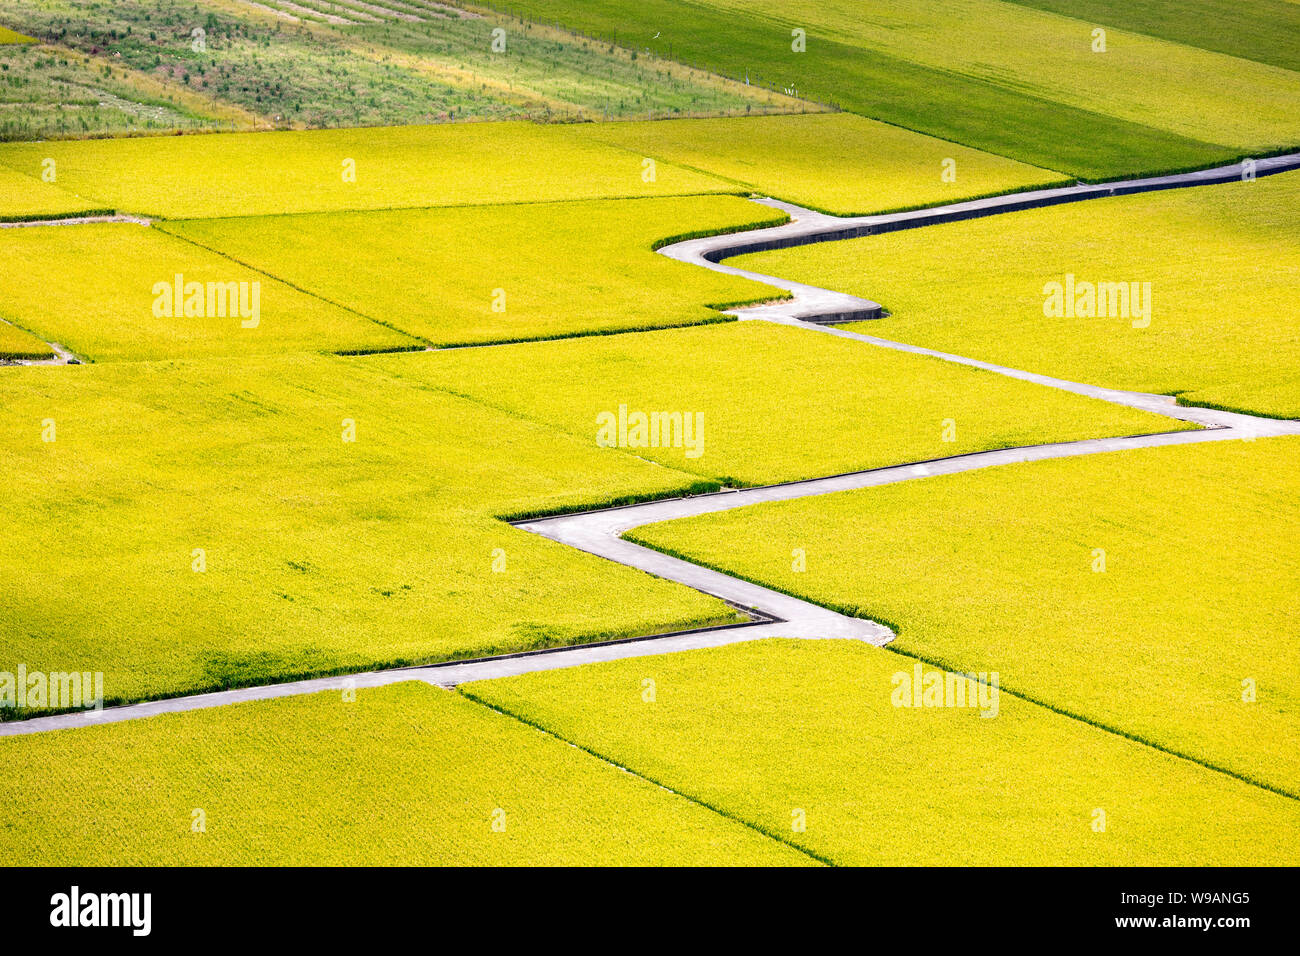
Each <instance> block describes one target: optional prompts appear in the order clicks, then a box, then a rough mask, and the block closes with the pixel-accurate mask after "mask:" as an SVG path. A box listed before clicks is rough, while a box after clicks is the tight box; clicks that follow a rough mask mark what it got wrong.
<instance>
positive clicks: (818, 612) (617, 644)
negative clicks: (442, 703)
mask: <svg viewBox="0 0 1300 956" xmlns="http://www.w3.org/2000/svg"><path fill="white" fill-rule="evenodd" d="M1296 168H1300V153H1293V154H1289V155H1286V156H1279V157H1274V158H1272V159H1271V160H1260V161H1259V162H1258V164H1257V168H1256V175H1260V176H1264V175H1271V174H1274V173H1280V172H1284V171H1287V170H1290V169H1296ZM1241 175H1242V166H1241V164H1233V165H1230V166H1221V167H1216V168H1215V169H1210V170H1202V171H1199V172H1196V173H1185V174H1179V175H1174V176H1161V177H1152V178H1148V179H1141V180H1126V181H1120V182H1116V183H1108V184H1098V185H1083V184H1080V185H1079V186H1074V187H1065V188H1060V189H1047V190H1039V191H1037V192H1035V193H1015V194H1009V195H1005V196H1002V197H995V198H986V199H979V200H973V201H966V202H960V203H954V204H951V205H949V206H940V207H931V208H929V209H926V210H918V211H912V212H902V213H895V214H888V215H879V216H867V217H855V218H852V219H836V218H835V217H832V216H827V215H825V214H823V213H818V212H814V211H812V210H806V209H802V208H801V207H797V206H792V205H790V204H788V203H780V202H777V201H775V200H758V201H759V202H762V203H764V204H766V205H769V206H773V207H775V208H779V209H782V210H784V211H786V212H788V213H790V214H791V216H792V221H791V222H789V223H786V224H785V225H781V226H774V227H769V228H766V229H759V230H752V231H749V232H738V233H736V232H733V233H727V234H723V235H719V236H714V237H710V238H700V239H690V240H686V241H683V242H679V243H676V244H672V245H668V246H664V247H662V248H660V249H659V252H660V253H661V254H663V255H667V256H669V257H670V258H674V259H678V260H679V261H683V262H689V263H692V264H695V265H700V266H703V267H705V268H709V269H714V270H718V271H723V272H731V273H733V274H738V275H742V276H744V277H747V278H752V279H755V280H757V281H760V282H764V283H766V284H768V285H774V286H776V287H778V288H780V289H784V290H786V291H787V292H790V293H792V297H791V298H790V299H788V300H785V301H783V302H780V303H777V304H774V305H764V306H758V307H754V308H751V309H747V310H743V311H742V310H736V311H735V313H734V314H736V315H737V317H739V318H742V319H746V320H758V321H769V322H775V323H778V324H787V325H796V326H799V327H802V328H804V329H807V330H810V331H816V332H820V333H823V334H831V335H838V336H841V337H847V338H851V339H855V340H858V341H861V342H864V343H866V344H870V345H876V346H878V347H882V348H890V349H895V350H899V351H906V352H913V353H917V354H923V355H929V356H932V357H935V358H939V359H942V360H944V361H949V362H954V363H958V364H962V365H967V366H972V367H975V368H980V369H983V370H985V371H989V372H992V373H995V374H1000V375H1006V376H1009V377H1013V378H1018V379H1021V380H1025V381H1030V382H1034V383H1037V384H1040V385H1044V386H1046V387H1050V388H1057V389H1063V390H1066V391H1070V392H1074V393H1076V394H1081V395H1085V396H1088V397H1092V398H1096V399H1099V400H1101V401H1107V402H1111V403H1114V404H1120V405H1125V406H1128V407H1131V408H1137V409H1141V410H1144V411H1148V412H1152V413H1155V414H1158V415H1163V416H1165V417H1168V418H1171V419H1176V420H1179V421H1183V422H1190V423H1192V424H1195V425H1198V426H1200V429H1199V430H1192V431H1175V432H1164V433H1157V434H1147V435H1134V436H1126V437H1120V438H1100V439H1084V440H1080V441H1071V442H1055V443H1049V444H1040V445H1029V446H1020V447H1016V448H1001V449H994V450H991V451H984V452H971V453H967V454H964V455H958V456H952V457H947V458H938V459H931V460H928V461H922V462H910V463H904V464H898V465H890V466H885V467H881V468H875V469H869V470H865V471H858V472H851V473H848V474H841V475H833V476H829V477H823V478H812V479H804V480H801V481H795V482H788V483H783V484H776V485H768V486H763V487H757V488H745V489H739V490H735V489H729V490H724V491H719V492H714V493H712V494H704V495H693V496H686V497H678V498H662V499H657V500H654V501H648V502H644V503H640V504H633V505H624V506H621V507H618V508H604V509H598V510H593V511H585V512H578V513H572V514H562V515H555V516H550V517H542V518H534V519H526V520H520V521H515V522H511V523H512V524H513V525H514V526H515V527H518V528H521V529H523V530H526V531H529V532H532V533H535V534H539V535H542V536H544V537H546V538H548V539H550V540H553V541H556V542H559V543H562V544H567V545H569V546H571V547H576V548H578V549H579V550H582V551H586V552H588V553H591V554H595V555H597V556H600V557H604V558H607V559H608V560H612V561H616V562H618V563H621V564H625V565H628V566H630V567H633V568H637V569H638V570H641V571H645V572H647V573H650V574H653V575H656V576H658V577H662V578H666V579H668V580H672V581H676V582H678V583H681V584H685V585H687V586H688V587H693V588H695V589H696V590H699V591H702V592H704V593H706V594H709V595H711V596H714V597H718V598H721V599H722V600H724V601H728V602H729V603H732V604H733V606H738V607H741V608H743V609H745V610H746V611H749V612H751V613H754V614H755V615H756V616H759V617H761V618H762V620H759V621H756V622H753V623H740V624H733V625H726V626H723V627H720V628H709V629H703V630H697V631H686V632H677V633H674V634H668V635H651V636H644V637H638V638H634V639H630V640H622V641H613V642H602V643H597V644H587V645H574V646H566V647H559V648H546V649H542V650H540V651H534V652H523V653H517V654H512V655H504V656H499V657H488V658H482V659H479V660H475V661H447V662H440V663H436V664H429V665H418V666H414V667H403V668H394V669H389V670H380V671H370V672H365V673H360V674H351V675H336V676H331V677H323V678H318V679H314V680H304V681H295V682H291V683H282V684H265V685H261V686H256V687H247V688H238V689H233V690H227V691H218V692H215V693H208V694H197V695H192V696H188V697H174V698H165V699H161V700H153V701H145V702H141V703H137V704H129V705H123V706H121V707H112V708H106V709H105V710H103V711H98V712H96V711H90V712H79V713H71V714H58V715H53V716H44V717H35V718H30V719H28V720H23V721H7V722H0V736H13V735H19V734H27V733H37V732H42V731H48V730H56V729H67V728H72V727H81V726H93V725H95V724H100V723H106V722H117V721H120V720H131V719H137V718H143V717H150V716H155V715H157V714H161V713H173V712H177V711H182V710H192V709H200V708H207V707H216V706H223V705H225V704H232V703H240V702H244V701H251V700H262V699H270V698H275V697H285V696H292V695H297V694H308V693H315V692H318V691H323V690H336V689H342V688H345V687H373V686H381V685H383V684H390V683H395V682H398V681H403V680H423V681H425V682H427V683H431V684H435V685H437V686H440V687H444V688H452V687H455V686H457V685H459V684H461V683H465V682H468V681H476V680H488V679H493V678H498V677H506V676H515V675H518V674H524V673H532V672H536V671H541V670H552V669H557V668H564V667H574V666H579V665H583V664H589V663H598V662H603V661H610V660H618V659H622V658H627V657H642V656H648V655H655V654H666V653H676V652H678V651H683V650H694V649H700V648H704V647H717V646H721V645H723V644H729V643H736V642H741V641H750V640H760V639H764V638H769V637H786V638H790V637H795V638H805V639H851V640H860V641H864V642H866V643H870V644H875V645H877V646H883V645H886V644H888V643H889V641H890V640H892V638H893V636H894V635H893V632H892V631H891V630H890V629H889V628H888V627H886V626H885V625H883V624H880V623H877V622H875V621H869V620H864V619H860V618H854V617H848V616H846V615H842V614H839V613H838V612H836V611H833V610H831V609H829V608H825V607H822V606H820V605H817V604H813V603H811V602H808V601H804V600H802V599H800V598H796V597H794V596H792V595H788V594H783V593H781V592H779V591H776V590H773V589H770V588H767V587H763V586H760V585H757V584H754V583H753V582H750V581H746V580H744V579H742V578H739V577H736V576H733V575H730V574H725V573H722V572H720V571H717V570H714V569H712V568H708V567H705V566H703V565H700V564H695V563H692V562H689V561H685V560H682V559H681V558H678V557H675V556H673V555H669V554H665V553H662V552H659V551H655V550H653V549H650V548H647V547H644V546H642V545H639V544H636V543H634V542H632V541H630V540H627V539H626V538H624V537H623V535H624V534H626V533H627V532H628V531H630V530H632V529H633V528H635V527H639V526H641V525H645V524H651V523H656V522H659V521H668V520H673V519H676V518H683V517H692V516H696V515H701V514H709V513H714V512H717V511H723V510H731V509H734V508H740V507H746V506H748V505H751V504H760V503H764V502H770V501H784V500H791V499H795V498H804V497H811V496H816V495H824V494H832V493H836V492H839V491H848V490H855V489H862V488H869V487H878V486H881V485H885V484H892V483H896V482H900V481H911V480H918V479H922V478H928V477H936V476H939V475H946V474H956V473H959V472H966V471H974V470H978V469H982V468H989V467H999V466H1002V465H1008V464H1019V463H1024V462H1030V461H1042V460H1046V459H1050V458H1063V457H1075V456H1081V455H1090V454H1100V453H1106V452H1115V451H1123V450H1128V449H1134V448H1151V447H1159V446H1165V445H1181V444H1194V443H1199V442H1206V441H1231V440H1239V439H1245V440H1253V439H1255V438H1264V437H1274V436H1282V435H1300V421H1292V420H1285V419H1276V418H1267V417H1263V416H1257V415H1250V414H1246V413H1242V412H1232V411H1226V410H1221V409H1213V408H1204V407H1200V406H1182V405H1179V404H1178V403H1177V400H1176V399H1175V398H1172V397H1170V396H1166V395H1151V394H1147V393H1141V392H1126V391H1121V390H1117V389H1108V388H1101V387H1099V386H1093V385H1086V384H1082V383H1077V382H1069V381H1066V380H1063V379H1056V378H1051V377H1049V376H1044V375H1038V374H1036V373H1032V372H1024V371H1021V370H1017V369H1010V368H1006V367H1004V366H998V365H994V364H992V363H988V362H983V361H980V360H977V359H970V358H965V357H962V356H957V355H951V354H949V353H944V352H939V351H936V350H932V349H926V348H922V347H919V346H911V345H906V344H904V343H898V342H892V341H889V340H886V339H879V338H876V337H874V336H868V335H861V334H859V333H856V332H851V331H847V330H843V329H835V328H830V327H828V326H826V325H824V324H821V323H819V322H818V319H822V320H823V321H824V320H825V315H826V314H827V312H826V311H825V310H826V309H827V308H829V310H830V314H837V313H836V311H835V310H837V309H842V308H843V306H844V300H845V299H849V300H852V305H853V308H855V309H859V310H860V308H861V304H862V303H864V302H866V301H867V300H862V299H858V298H856V297H852V296H843V294H841V293H837V292H833V291H831V290H827V289H820V288H817V287H814V286H806V285H803V284H801V283H795V282H789V281H787V280H784V279H779V278H776V277H772V276H765V275H762V274H760V273H755V272H749V271H746V270H741V269H736V268H734V267H731V266H726V265H723V264H721V262H720V260H722V259H724V258H726V257H728V256H731V255H738V254H741V252H746V251H756V250H755V249H754V248H753V247H754V246H755V244H756V243H772V244H771V245H767V246H765V248H786V247H789V246H792V245H803V244H808V243H813V242H825V241H836V240H839V239H846V238H855V237H857V236H861V235H871V234H873V233H874V232H885V231H890V230H891V229H906V228H919V227H920V226H924V225H931V224H934V223H938V222H951V221H957V220H960V219H968V218H973V217H975V216H985V215H995V214H998V213H1002V212H1011V211H1015V210H1018V209H1024V208H1033V207H1034V206H1042V205H1055V204H1059V203H1065V202H1075V201H1082V200H1087V199H1093V198H1100V197H1102V196H1114V195H1124V194H1128V193H1135V192H1147V191H1153V190H1160V189H1175V188H1183V187H1190V186H1200V185H1210V184H1215V183H1226V182H1232V181H1235V180H1237V179H1239V178H1241ZM860 230H867V231H860ZM737 250H740V251H737ZM870 304H874V303H870ZM877 308H879V306H877ZM819 310H820V311H819ZM1026 699H1028V698H1026ZM1030 702H1031V703H1037V702H1036V701H1032V700H1031V701H1030ZM1044 706H1046V705H1044ZM1067 716H1072V715H1067ZM1093 726H1096V727H1098V728H1099V729H1101V730H1104V731H1108V732H1112V733H1119V734H1120V735H1121V736H1127V735H1124V734H1122V732H1120V731H1116V730H1113V729H1112V728H1109V727H1105V726H1102V725H1099V724H1094V725H1093ZM1129 739H1133V740H1135V741H1136V742H1138V743H1142V744H1146V745H1148V746H1155V745H1152V744H1150V743H1149V742H1147V741H1144V740H1139V739H1137V738H1132V737H1130V738H1129ZM1156 749H1163V748H1159V747H1157V748H1156ZM1165 752H1166V753H1170V754H1171V755H1173V756H1177V757H1181V758H1183V759H1188V760H1193V762H1198V761H1195V760H1194V758H1190V757H1186V756H1185V755H1183V754H1179V753H1176V752H1174V751H1168V750H1166V751H1165ZM1203 766H1208V765H1204V764H1203ZM1210 769H1215V770H1217V769H1219V768H1214V767H1210ZM1224 772H1226V771H1224ZM1234 776H1235V775H1234ZM1239 779H1243V780H1245V782H1247V783H1252V784H1253V783H1255V781H1250V780H1246V779H1245V778H1239ZM1269 789H1271V788H1269ZM1286 795H1287V796H1292V797H1293V798H1294V797H1295V795H1293V794H1286Z"/></svg>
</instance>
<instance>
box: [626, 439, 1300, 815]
mask: <svg viewBox="0 0 1300 956" xmlns="http://www.w3.org/2000/svg"><path fill="white" fill-rule="evenodd" d="M1298 450H1300V439H1296V438H1275V439H1260V440H1257V441H1254V442H1221V443H1213V444H1208V445H1200V446H1189V447H1171V448H1155V449H1141V450H1133V451H1125V452H1123V453H1114V454H1105V455H1092V456H1088V457H1086V458H1079V459H1060V460H1056V461H1046V462H1036V463H1033V464H1025V465H1014V466H1007V467H1002V468H994V469H988V470H984V471H978V472H971V473H968V474H962V475H952V476H945V477H939V478H931V479H927V480H925V481H911V482H903V483H901V484H895V485H889V486H886V487H882V488H874V489H869V490H865V491H858V492H850V493H844V494H837V495H830V496H824V497H817V498H807V499H803V500H800V501H791V502H782V503H779V504H769V505H762V506H757V507H753V508H744V509H739V510H735V511H730V512H725V513H721V514H716V515H709V516H705V517H702V518H696V519H689V520H684V521H677V522H669V523H665V524H660V525H652V526H648V527H644V528H640V529H637V530H636V531H634V532H633V533H632V535H631V536H632V538H633V539H634V540H636V541H639V542H641V543H644V544H649V545H651V546H652V547H656V548H660V549H664V550H668V551H671V552H672V553H674V554H679V555H684V556H686V557H688V558H689V559H690V560H692V561H696V562H699V563H703V564H706V565H709V566H711V567H718V568H722V569H724V570H726V571H728V572H730V573H733V574H737V575H739V576H741V577H744V578H747V579H750V580H756V581H759V582H761V583H764V584H766V585H768V586H769V587H775V588H777V589H779V590H782V591H788V592H791V593H794V594H798V595H801V596H804V597H806V598H808V599H809V600H812V601H815V602H817V603H818V604H822V605H826V606H830V607H835V608H839V609H842V610H843V611H844V612H846V613H850V614H854V615H858V616H862V617H868V618H872V619H875V620H879V621H884V622H887V623H888V624H890V626H891V627H893V628H895V629H896V630H897V632H898V639H897V640H896V641H895V642H894V643H893V644H891V645H890V647H891V649H894V650H897V651H898V652H899V656H898V661H897V664H898V666H902V667H907V666H910V659H912V658H915V659H919V660H924V661H927V662H930V663H933V664H935V665H936V666H940V667H946V668H950V669H952V670H955V671H959V672H963V673H964V672H968V671H978V672H988V671H994V670H996V671H997V672H998V673H999V674H1000V675H1001V681H1002V688H1003V689H1004V690H1005V691H1008V692H1011V693H1015V694H1017V695H1022V696H1024V697H1026V698H1028V699H1030V700H1033V701H1035V702H1038V703H1041V704H1043V705H1044V706H1046V707H1049V708H1051V709H1053V710H1056V711H1059V712H1061V713H1063V714H1067V715H1070V716H1072V717H1073V718H1075V719H1076V720H1077V721H1080V722H1083V723H1086V724H1092V725H1096V726H1101V727H1105V728H1108V729H1110V730H1112V731H1114V732H1116V733H1120V734H1124V735H1127V736H1129V737H1131V738H1133V739H1136V740H1140V741H1145V742H1149V743H1151V744H1153V745H1155V746H1157V747H1160V748H1162V749H1165V750H1168V751H1172V752H1175V753H1179V754H1183V755H1186V756H1187V757H1189V758H1190V759H1191V760H1193V761H1196V762H1199V763H1202V764H1204V765H1207V766H1211V767H1215V768H1218V769H1221V770H1224V771H1226V772H1228V773H1231V774H1234V775H1238V776H1239V777H1241V778H1245V779H1248V780H1251V781H1254V782H1256V783H1258V784H1259V785H1261V786H1263V787H1267V788H1270V789H1273V790H1276V791H1278V792H1281V793H1285V794H1289V795H1290V796H1291V797H1293V798H1294V797H1296V796H1297V795H1300V760H1298V759H1297V756H1296V753H1295V751H1294V749H1293V748H1290V747H1288V746H1287V745H1286V741H1287V740H1290V739H1294V738H1295V736H1296V734H1297V733H1300V717H1298V715H1300V707H1298V706H1297V704H1298V703H1300V701H1298V700H1297V696H1296V689H1295V686H1294V682H1293V681H1292V680H1291V679H1290V675H1292V674H1294V673H1295V671H1296V668H1297V667H1300V657H1298V656H1297V654H1298V652H1297V646H1296V642H1295V640H1294V634H1295V631H1296V626H1297V621H1296V607H1297V603H1298V602H1297V599H1296V597H1297V596H1296V594H1295V586H1296V582H1297V581H1300V573H1297V571H1298V570H1300V555H1298V554H1297V551H1296V546H1295V542H1296V540H1297V533H1298V531H1300V512H1298V511H1297V509H1296V503H1295V496H1294V495H1293V494H1291V493H1290V489H1291V486H1292V482H1293V481H1294V475H1295V469H1296V463H1297V460H1296V455H1297V451H1298ZM742 540H743V541H745V542H746V546H745V547H744V548H743V549H741V548H737V547H736V542H737V541H742ZM793 548H803V549H805V550H806V554H807V561H806V570H805V571H803V572H796V571H794V570H793V568H792V562H791V560H790V553H791V550H792V549H793ZM1248 690H1253V693H1254V699H1253V700H1247V699H1246V697H1247V696H1248V695H1247V693H1246V692H1247V691H1248ZM1171 789H1176V788H1171Z"/></svg>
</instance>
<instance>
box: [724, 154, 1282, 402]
mask: <svg viewBox="0 0 1300 956" xmlns="http://www.w3.org/2000/svg"><path fill="white" fill-rule="evenodd" d="M1298 205H1300V173H1283V174H1281V175H1278V176H1270V177H1268V178H1266V179H1259V180H1256V181H1254V182H1241V183H1231V184H1228V185H1225V186H1216V187H1214V188H1197V189H1187V190H1172V191H1169V192H1162V193H1152V194H1148V195H1137V196H1125V197H1118V198H1113V199H1098V200H1092V201H1089V202H1084V203H1078V204H1074V205H1065V206H1056V207H1051V208H1047V209H1036V210H1030V211H1026V212H1022V213H1016V214H1015V215H1009V216H995V217H990V218H987V219H975V220H970V221H967V222H958V223H950V224H946V225H941V226H934V227H931V228H926V229H920V230H912V231H907V232H898V233H890V234H886V235H882V236H871V237H866V238H862V239H852V240H848V241H845V242H834V243H827V244H823V245H819V246H805V247H803V248H799V249H787V250H781V251H778V252H765V253H758V254H756V255H752V256H744V257H741V258H739V259H735V260H732V262H733V264H735V265H740V266H743V267H744V268H747V269H754V270H757V271H758V272H762V273H767V274H772V275H779V276H782V277H785V278H791V279H798V280H799V281H802V282H809V283H812V284H814V285H819V286H824V287H827V288H831V289H836V290H839V291H842V292H850V293H853V294H855V295H861V296H866V297H868V298H871V299H874V300H875V301H877V302H881V303H883V304H884V305H885V306H886V307H887V308H888V309H889V311H890V313H891V315H890V316H889V318H886V319H882V320H880V321H879V322H874V323H872V325H871V328H870V330H869V331H870V332H871V334H874V335H878V336H881V337H883V338H889V339H896V340H898V341H902V342H907V343H910V344H913V345H923V346H927V347H929V348H936V349H940V350H942V351H946V352H952V353H955V354H958V355H965V356H970V357H972V358H979V359H984V360H986V361H990V362H995V363H998V364H1000V365H1007V366H1010V367H1012V368H1018V369H1027V370H1031V371H1034V372H1040V373H1044V374H1047V375H1053V376H1056V377H1059V378H1064V379H1068V380H1071V381H1078V382H1088V383H1090V384H1094V385H1105V386H1110V387H1112V388H1124V389H1133V390H1137V391H1144V392H1156V393H1160V394H1167V395H1177V396H1178V397H1179V399H1180V401H1182V402H1184V403H1186V404H1192V405H1209V406H1214V407H1227V408H1232V409H1238V410H1243V411H1249V412H1253V413H1256V414H1262V415H1270V416H1275V417H1283V418H1292V417H1300V334H1297V331H1296V327H1295V323H1294V321H1293V313H1292V310H1291V307H1290V303H1291V302H1292V301H1293V300H1294V299H1295V297H1296V295H1297V288H1298V286H1297V284H1298V283H1300V235H1298V234H1297V232H1296V230H1295V228H1294V220H1295V210H1296V208H1297V207H1298ZM971 248H978V249H980V250H981V255H980V256H979V257H969V256H964V255H962V252H961V250H965V249H971ZM990 261H993V262H997V263H998V264H999V268H998V270H997V271H996V273H993V274H990V272H989V270H988V268H987V264H988V262H990ZM1264 263H1267V265H1264ZM1067 276H1072V277H1074V278H1073V281H1074V282H1077V283H1080V284H1079V285H1078V287H1077V289H1078V291H1077V292H1076V296H1075V300H1076V301H1075V305H1076V308H1074V309H1071V310H1069V311H1068V312H1067V311H1065V310H1064V308H1063V306H1064V302H1061V303H1059V304H1060V305H1061V306H1062V308H1061V309H1055V307H1054V306H1052V307H1051V308H1052V311H1053V314H1051V315H1048V314H1045V313H1046V312H1047V311H1048V310H1049V298H1050V295H1051V293H1050V292H1049V290H1048V286H1049V285H1050V284H1051V283H1057V284H1058V285H1059V286H1060V287H1061V292H1062V293H1064V289H1065V284H1066V282H1067V281H1069V280H1067ZM1084 282H1087V283H1089V284H1096V283H1100V282H1109V283H1126V284H1129V288H1130V290H1131V288H1132V286H1131V284H1132V283H1137V284H1138V289H1139V295H1141V296H1142V297H1143V298H1144V300H1145V301H1146V302H1147V303H1148V304H1149V306H1150V310H1149V314H1148V315H1146V316H1145V324H1143V322H1144V317H1142V316H1139V315H1137V313H1136V310H1135V309H1134V308H1132V303H1131V308H1130V315H1129V316H1127V317H1126V316H1125V315H1124V314H1123V312H1122V310H1120V309H1111V310H1109V312H1110V314H1094V315H1088V314H1087V311H1088V309H1086V308H1085V307H1084V306H1086V301H1085V299H1084V298H1083V297H1084V296H1085V291H1084V286H1083V285H1082V283H1084ZM1144 287H1145V290H1146V291H1145V292H1143V289H1144ZM1133 302H1136V299H1134V300H1133ZM1080 303H1083V305H1082V306H1081V305H1080ZM1121 304H1122V303H1121ZM1092 311H1094V312H1100V311H1101V310H1099V309H1098V308H1097V307H1096V303H1094V306H1093V308H1092ZM1057 313H1061V314H1057ZM858 330H859V331H861V328H860V327H858Z"/></svg>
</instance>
